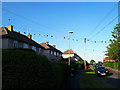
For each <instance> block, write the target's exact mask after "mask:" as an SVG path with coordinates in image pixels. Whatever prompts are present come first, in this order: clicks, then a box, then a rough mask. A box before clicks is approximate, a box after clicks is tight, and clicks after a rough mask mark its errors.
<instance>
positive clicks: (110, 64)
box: [103, 62, 120, 70]
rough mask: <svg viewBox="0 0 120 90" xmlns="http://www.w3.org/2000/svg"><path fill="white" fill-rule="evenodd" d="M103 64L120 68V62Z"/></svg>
mask: <svg viewBox="0 0 120 90" xmlns="http://www.w3.org/2000/svg"><path fill="white" fill-rule="evenodd" d="M103 65H104V66H106V67H111V68H114V69H118V70H120V62H104V63H103Z"/></svg>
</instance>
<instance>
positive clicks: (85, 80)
mask: <svg viewBox="0 0 120 90" xmlns="http://www.w3.org/2000/svg"><path fill="white" fill-rule="evenodd" d="M90 68H91V69H90V70H86V71H84V72H83V73H82V74H81V77H80V86H81V88H111V87H110V86H108V85H106V84H104V83H103V82H102V81H100V80H99V78H98V77H97V76H96V75H95V72H93V67H92V66H90Z"/></svg>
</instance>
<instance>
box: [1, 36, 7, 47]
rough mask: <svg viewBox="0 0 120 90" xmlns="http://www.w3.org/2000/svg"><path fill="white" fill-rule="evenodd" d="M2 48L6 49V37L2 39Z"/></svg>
mask: <svg viewBox="0 0 120 90" xmlns="http://www.w3.org/2000/svg"><path fill="white" fill-rule="evenodd" d="M0 39H1V38H0ZM2 49H8V39H7V38H3V39H2Z"/></svg>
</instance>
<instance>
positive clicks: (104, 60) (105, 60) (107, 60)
mask: <svg viewBox="0 0 120 90" xmlns="http://www.w3.org/2000/svg"><path fill="white" fill-rule="evenodd" d="M103 62H116V60H109V59H108V57H105V58H104V59H103Z"/></svg>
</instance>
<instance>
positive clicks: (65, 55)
mask: <svg viewBox="0 0 120 90" xmlns="http://www.w3.org/2000/svg"><path fill="white" fill-rule="evenodd" d="M62 56H63V58H64V59H67V58H69V49H68V50H66V51H64V52H63V54H62ZM70 58H71V60H75V61H83V59H82V58H81V57H80V56H79V55H78V54H77V53H75V52H74V51H73V50H72V49H70Z"/></svg>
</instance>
